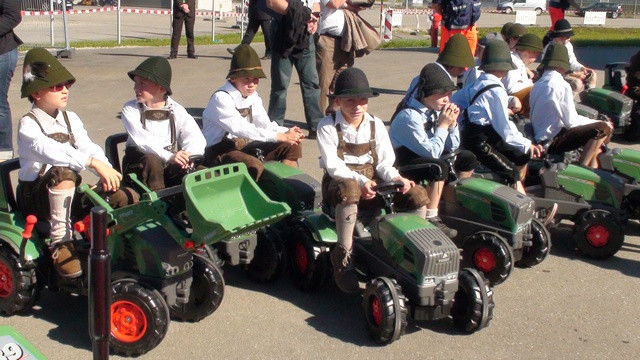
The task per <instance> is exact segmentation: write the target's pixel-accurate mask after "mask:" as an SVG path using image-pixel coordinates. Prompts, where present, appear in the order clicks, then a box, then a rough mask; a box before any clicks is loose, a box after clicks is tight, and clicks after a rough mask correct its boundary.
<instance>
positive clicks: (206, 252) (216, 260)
mask: <svg viewBox="0 0 640 360" xmlns="http://www.w3.org/2000/svg"><path fill="white" fill-rule="evenodd" d="M196 254H198V255H200V256H203V257H205V258H206V259H207V260H209V261H211V262H212V263H213V264H214V265H215V266H216V267H217V268H218V270H220V273H221V274H223V275H224V270H223V268H222V267H223V266H224V260H222V259H220V256H218V249H214V248H213V247H212V246H211V245H203V246H202V247H199V248H196Z"/></svg>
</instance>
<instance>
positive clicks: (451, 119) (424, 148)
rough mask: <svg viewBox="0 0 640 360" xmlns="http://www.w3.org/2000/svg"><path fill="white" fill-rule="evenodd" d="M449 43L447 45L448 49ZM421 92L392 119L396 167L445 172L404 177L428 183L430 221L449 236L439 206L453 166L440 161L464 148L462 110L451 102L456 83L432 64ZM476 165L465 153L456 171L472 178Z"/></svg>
mask: <svg viewBox="0 0 640 360" xmlns="http://www.w3.org/2000/svg"><path fill="white" fill-rule="evenodd" d="M448 45H449V44H447V46H448ZM417 87H418V91H417V93H416V95H415V96H412V97H411V98H409V100H408V101H407V102H404V101H403V102H402V103H401V104H400V105H399V108H400V109H401V110H400V111H398V112H397V113H396V114H395V116H394V117H393V118H392V119H391V126H390V127H389V135H390V137H391V144H392V145H393V148H394V150H395V153H396V165H397V166H398V167H402V166H405V165H419V164H435V165H437V167H436V169H437V168H439V169H440V170H441V171H435V172H433V171H427V170H425V169H421V170H417V171H407V172H404V173H403V174H404V175H405V176H407V177H408V178H410V179H412V180H414V181H422V180H426V181H428V182H429V185H428V186H427V187H426V189H427V194H428V196H429V204H428V205H427V215H426V216H427V219H428V220H429V221H431V222H432V223H433V224H434V225H436V226H437V227H438V228H440V229H441V230H442V231H443V232H444V233H445V234H447V235H448V236H449V237H451V238H454V237H455V236H456V235H457V232H456V231H455V230H453V229H450V228H448V227H447V226H446V225H445V224H444V223H443V222H442V220H441V219H440V218H439V217H438V205H439V204H440V198H441V196H442V190H443V188H444V183H445V181H446V180H447V179H448V178H449V171H450V169H449V165H448V164H447V162H446V161H444V160H440V157H441V156H442V155H443V154H448V153H451V152H453V151H455V150H456V149H457V148H458V146H459V145H460V132H459V131H458V122H457V119H458V115H459V113H460V109H458V106H456V104H453V103H451V102H449V97H450V96H451V94H452V92H453V90H455V89H456V86H455V84H454V83H453V81H451V78H450V77H449V75H448V74H447V72H446V71H445V70H444V69H442V67H441V66H438V65H437V64H428V65H426V66H425V67H423V68H422V71H420V80H419V81H418V85H417ZM475 163H476V157H475V155H473V153H472V152H470V151H466V150H462V151H461V152H460V153H459V154H458V155H457V156H456V162H455V164H454V169H452V170H454V171H456V173H458V172H464V173H466V174H468V175H466V176H463V177H468V176H470V172H471V171H473V167H474V166H475Z"/></svg>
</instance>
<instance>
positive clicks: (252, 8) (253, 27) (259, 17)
mask: <svg viewBox="0 0 640 360" xmlns="http://www.w3.org/2000/svg"><path fill="white" fill-rule="evenodd" d="M258 1H259V0H249V24H248V25H247V32H245V33H244V37H242V41H241V42H240V44H243V45H251V42H252V41H253V37H254V36H256V32H257V31H258V28H259V27H262V33H263V34H264V47H265V49H266V50H265V51H264V56H263V57H262V60H268V59H271V39H270V34H269V28H270V27H271V15H269V14H267V13H266V12H264V11H262V9H260V7H259V6H258ZM235 49H236V48H227V51H228V52H229V54H231V55H233V52H234V51H235Z"/></svg>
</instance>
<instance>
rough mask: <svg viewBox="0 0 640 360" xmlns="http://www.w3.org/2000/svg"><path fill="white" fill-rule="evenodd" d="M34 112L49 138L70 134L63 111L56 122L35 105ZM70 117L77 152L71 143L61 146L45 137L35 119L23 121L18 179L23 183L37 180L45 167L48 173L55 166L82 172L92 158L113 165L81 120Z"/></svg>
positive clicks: (24, 119) (55, 119)
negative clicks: (57, 134)
mask: <svg viewBox="0 0 640 360" xmlns="http://www.w3.org/2000/svg"><path fill="white" fill-rule="evenodd" d="M31 112H33V114H34V115H35V116H36V118H38V120H39V121H40V124H41V125H42V129H44V131H45V132H46V133H47V134H54V133H64V134H69V131H68V129H67V124H66V123H65V121H64V116H63V115H62V111H61V110H59V111H58V113H57V114H56V117H55V118H53V117H51V116H49V114H47V113H46V112H44V111H43V110H41V109H40V108H38V107H37V106H36V105H34V106H33V107H32V109H31ZM67 116H68V118H69V125H70V126H71V132H72V133H73V137H74V139H75V146H76V147H77V149H76V148H74V147H73V146H71V144H70V143H65V144H62V143H59V142H57V141H55V140H53V139H52V138H50V137H48V136H47V135H45V134H44V133H43V132H42V130H41V129H40V127H39V126H38V124H37V123H36V122H35V121H34V120H33V119H32V118H30V117H28V116H25V117H23V118H22V119H20V124H19V125H18V139H17V143H18V155H19V156H20V170H19V171H18V178H19V179H20V180H23V181H34V180H36V178H37V177H38V173H39V172H40V170H41V169H42V168H43V167H45V171H48V170H49V168H51V167H52V166H63V167H68V168H70V169H72V170H75V171H77V172H80V171H82V170H85V169H86V168H85V165H86V164H87V161H88V160H89V158H90V157H93V158H96V159H98V160H100V161H102V162H104V163H105V164H109V165H111V164H110V163H109V160H107V157H106V156H105V155H104V150H103V149H102V148H101V147H100V146H99V145H97V144H96V143H94V142H93V141H92V140H91V139H90V138H89V134H88V133H87V130H86V129H85V128H84V124H83V123H82V120H80V117H78V115H77V114H76V113H74V112H71V111H67Z"/></svg>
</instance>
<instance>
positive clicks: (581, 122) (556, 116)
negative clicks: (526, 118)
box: [530, 43, 613, 168]
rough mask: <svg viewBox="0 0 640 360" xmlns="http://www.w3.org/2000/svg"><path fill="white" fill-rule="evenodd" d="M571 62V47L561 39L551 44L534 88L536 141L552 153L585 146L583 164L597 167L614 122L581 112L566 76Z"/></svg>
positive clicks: (533, 110)
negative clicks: (576, 105) (587, 115)
mask: <svg viewBox="0 0 640 360" xmlns="http://www.w3.org/2000/svg"><path fill="white" fill-rule="evenodd" d="M570 66H571V65H570V64H569V55H568V53H567V48H566V47H565V46H564V45H563V44H559V43H551V44H549V45H548V47H547V52H546V53H545V55H544V57H543V58H542V62H541V64H540V67H539V69H540V70H542V71H544V73H543V74H542V77H541V78H540V80H538V81H537V82H536V83H535V85H533V88H532V90H531V100H530V101H531V124H532V125H533V132H534V137H535V141H536V142H537V143H538V144H542V145H544V146H545V147H547V152H548V153H550V154H563V153H565V152H566V151H571V150H575V149H578V148H580V147H582V153H581V154H580V164H581V165H583V166H590V167H592V168H597V167H598V154H599V153H600V148H601V147H602V144H603V143H604V142H605V141H606V140H607V139H608V138H609V136H610V135H611V132H612V130H613V126H612V125H611V124H608V123H606V122H604V121H600V120H594V119H589V118H587V117H584V116H580V115H578V113H577V112H576V108H575V104H574V100H573V92H572V91H571V86H570V85H569V84H568V83H567V82H566V81H564V79H563V74H565V73H566V72H567V71H568V70H569V68H570Z"/></svg>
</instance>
